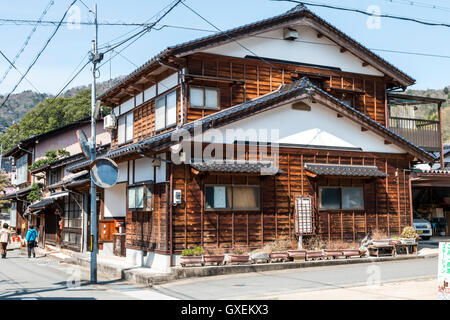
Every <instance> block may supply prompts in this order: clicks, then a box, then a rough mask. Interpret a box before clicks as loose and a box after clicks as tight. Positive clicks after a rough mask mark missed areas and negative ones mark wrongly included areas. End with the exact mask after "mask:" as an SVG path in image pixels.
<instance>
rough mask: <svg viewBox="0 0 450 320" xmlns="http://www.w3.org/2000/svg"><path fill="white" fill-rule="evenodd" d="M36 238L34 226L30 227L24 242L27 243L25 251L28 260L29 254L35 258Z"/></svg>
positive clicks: (36, 233)
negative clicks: (26, 251) (26, 250)
mask: <svg viewBox="0 0 450 320" xmlns="http://www.w3.org/2000/svg"><path fill="white" fill-rule="evenodd" d="M37 237H38V232H37V231H36V229H34V226H30V230H28V232H27V236H26V241H27V249H28V258H31V254H32V253H33V258H36V252H35V251H34V248H35V247H37V242H36V239H37Z"/></svg>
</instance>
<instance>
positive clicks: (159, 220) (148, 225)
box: [126, 183, 168, 253]
mask: <svg viewBox="0 0 450 320" xmlns="http://www.w3.org/2000/svg"><path fill="white" fill-rule="evenodd" d="M167 194H168V183H157V184H155V187H154V195H153V196H154V198H153V208H154V210H153V212H149V211H128V212H127V216H126V234H127V235H126V247H127V248H130V249H136V250H153V251H157V252H164V253H166V252H167V250H168V238H167V234H168V233H167V221H168V220H167V219H168V218H167V216H168V215H167Z"/></svg>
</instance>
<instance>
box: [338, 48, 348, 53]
mask: <svg viewBox="0 0 450 320" xmlns="http://www.w3.org/2000/svg"><path fill="white" fill-rule="evenodd" d="M339 51H340V52H341V53H344V52H347V49H345V48H341V49H339Z"/></svg>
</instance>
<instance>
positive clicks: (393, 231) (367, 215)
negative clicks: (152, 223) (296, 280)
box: [173, 148, 412, 253]
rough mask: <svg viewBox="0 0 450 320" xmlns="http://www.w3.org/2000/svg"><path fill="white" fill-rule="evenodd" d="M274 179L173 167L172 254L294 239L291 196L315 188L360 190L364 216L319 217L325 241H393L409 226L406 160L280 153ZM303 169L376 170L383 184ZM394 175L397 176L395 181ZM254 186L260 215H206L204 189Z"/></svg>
mask: <svg viewBox="0 0 450 320" xmlns="http://www.w3.org/2000/svg"><path fill="white" fill-rule="evenodd" d="M279 159H280V168H281V169H282V170H283V171H284V172H283V173H282V174H280V175H277V176H268V177H255V176H245V175H243V176H236V175H233V176H231V175H210V176H206V177H203V176H202V175H195V174H193V173H192V172H191V169H190V167H188V166H183V165H181V166H175V169H174V189H180V190H182V194H183V199H184V201H183V203H182V204H181V205H178V206H176V207H174V212H173V220H174V223H173V234H174V239H173V241H174V248H175V252H176V253H177V252H179V251H180V250H183V249H185V248H191V247H194V246H198V245H202V246H204V247H214V246H220V247H232V246H233V245H236V244H242V245H248V246H251V247H258V246H261V245H262V244H263V243H266V242H270V241H273V240H275V239H280V238H289V237H292V236H294V231H293V230H294V208H293V205H292V203H293V202H292V200H291V199H293V197H294V196H301V195H309V196H312V197H314V198H315V197H316V192H315V190H316V189H317V188H318V186H320V185H325V186H326V185H341V186H363V187H364V192H365V199H364V200H365V210H361V211H356V210H355V211H348V210H345V211H319V214H318V215H319V216H318V217H317V218H318V219H317V225H316V228H317V229H316V231H317V234H319V235H320V236H321V237H322V238H323V239H325V240H346V241H353V240H359V239H361V238H362V237H364V235H365V234H366V233H367V232H368V231H370V230H374V229H377V228H379V229H381V230H384V231H386V232H387V233H388V234H390V235H397V234H399V233H400V232H401V229H402V228H403V227H405V226H408V225H411V223H412V222H411V213H410V207H409V201H410V198H409V188H408V179H409V176H408V175H409V173H405V172H404V171H402V169H403V168H407V167H408V160H407V159H406V155H400V154H399V155H394V154H372V153H362V152H349V151H325V150H310V149H294V148H282V149H281V150H280V157H279ZM305 163H330V164H331V163H333V164H355V165H358V164H359V165H374V164H375V165H376V166H377V167H378V168H379V170H381V171H383V172H387V173H388V174H389V177H388V178H387V179H384V178H381V179H380V178H378V179H374V178H370V179H361V178H359V179H357V178H330V177H328V178H326V177H323V178H319V179H317V180H315V179H311V178H309V177H308V176H306V175H305V170H304V164H305ZM396 172H398V174H397V175H396ZM205 183H218V184H230V183H231V184H259V185H261V196H262V208H261V210H260V211H257V212H255V211H253V212H252V211H249V212H243V211H235V212H232V211H205V210H204V206H203V203H204V194H203V190H204V185H205Z"/></svg>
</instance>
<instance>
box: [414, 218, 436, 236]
mask: <svg viewBox="0 0 450 320" xmlns="http://www.w3.org/2000/svg"><path fill="white" fill-rule="evenodd" d="M413 225H414V229H415V230H416V232H417V233H418V234H419V236H420V237H421V238H422V239H423V240H429V239H430V238H431V236H432V235H433V228H432V227H431V223H430V222H429V221H428V220H425V219H414V220H413Z"/></svg>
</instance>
